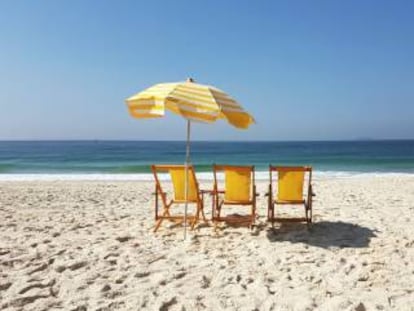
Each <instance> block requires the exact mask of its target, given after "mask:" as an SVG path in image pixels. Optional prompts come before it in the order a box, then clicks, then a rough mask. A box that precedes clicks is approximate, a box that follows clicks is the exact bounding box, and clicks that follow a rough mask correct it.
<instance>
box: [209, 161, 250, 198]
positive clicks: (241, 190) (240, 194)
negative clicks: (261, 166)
mask: <svg viewBox="0 0 414 311" xmlns="http://www.w3.org/2000/svg"><path fill="white" fill-rule="evenodd" d="M220 171H222V172H224V187H225V189H224V191H225V192H224V200H225V201H237V202H249V201H251V200H252V196H253V186H254V166H234V165H213V172H214V183H215V188H217V187H218V183H217V182H218V181H217V172H220Z"/></svg>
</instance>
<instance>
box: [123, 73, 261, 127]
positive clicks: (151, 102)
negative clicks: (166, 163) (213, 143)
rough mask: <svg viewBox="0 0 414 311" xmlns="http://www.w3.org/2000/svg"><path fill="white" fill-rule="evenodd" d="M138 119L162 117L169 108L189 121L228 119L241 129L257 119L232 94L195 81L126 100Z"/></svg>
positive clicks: (159, 87) (162, 85)
mask: <svg viewBox="0 0 414 311" xmlns="http://www.w3.org/2000/svg"><path fill="white" fill-rule="evenodd" d="M126 103H127V105H128V110H129V112H130V114H131V115H132V116H133V117H136V118H156V117H162V116H164V114H165V110H166V109H168V110H170V111H172V112H174V113H176V114H179V115H181V116H183V117H185V118H186V119H188V120H194V121H199V122H214V121H216V120H217V119H226V120H227V121H228V122H229V123H230V124H232V125H233V126H235V127H237V128H242V129H245V128H248V127H249V125H250V124H252V123H254V122H255V121H254V119H253V117H252V116H251V115H250V114H248V113H247V112H246V111H244V110H243V108H242V107H241V106H240V105H239V104H238V103H237V102H236V101H235V100H234V99H233V98H231V97H230V96H229V95H227V94H226V93H224V92H223V91H221V90H219V89H217V88H215V87H213V86H209V85H202V84H198V83H194V82H193V81H192V79H188V80H187V81H185V82H178V83H160V84H156V85H154V86H152V87H150V88H148V89H146V90H144V91H142V92H140V93H138V94H135V95H134V96H132V97H130V98H128V99H127V100H126Z"/></svg>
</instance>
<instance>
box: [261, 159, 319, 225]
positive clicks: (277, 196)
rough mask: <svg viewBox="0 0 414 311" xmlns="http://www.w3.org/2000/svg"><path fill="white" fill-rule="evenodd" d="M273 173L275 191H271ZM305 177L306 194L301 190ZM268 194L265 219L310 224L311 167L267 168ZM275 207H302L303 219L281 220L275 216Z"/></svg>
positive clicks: (312, 194)
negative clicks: (275, 178)
mask: <svg viewBox="0 0 414 311" xmlns="http://www.w3.org/2000/svg"><path fill="white" fill-rule="evenodd" d="M273 173H276V175H277V191H276V192H275V191H274V190H276V189H273V183H274V180H273ZM306 175H307V181H308V182H307V192H306V193H304V191H303V188H304V184H305V179H306ZM269 180H270V183H269V192H268V193H267V194H266V196H268V210H267V218H268V220H269V221H271V222H272V225H273V223H274V222H275V221H276V222H306V223H307V224H308V225H310V224H311V223H312V197H313V196H314V193H313V190H312V167H309V166H290V167H289V166H272V165H270V166H269ZM275 205H296V206H299V205H303V206H304V207H305V217H300V218H299V217H296V218H282V217H277V216H276V215H275Z"/></svg>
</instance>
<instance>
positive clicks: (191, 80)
mask: <svg viewBox="0 0 414 311" xmlns="http://www.w3.org/2000/svg"><path fill="white" fill-rule="evenodd" d="M185 82H191V83H193V82H194V79H193V78H187V80H186V81H185Z"/></svg>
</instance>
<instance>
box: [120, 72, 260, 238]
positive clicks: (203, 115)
mask: <svg viewBox="0 0 414 311" xmlns="http://www.w3.org/2000/svg"><path fill="white" fill-rule="evenodd" d="M126 104H127V106H128V110H129V113H130V115H131V116H133V117H135V118H140V119H148V118H159V117H163V116H164V115H165V111H166V110H169V111H172V112H173V113H176V114H178V115H180V116H182V117H184V118H185V119H186V120H187V143H186V157H185V195H186V197H188V166H189V165H190V133H191V122H192V121H196V122H205V123H212V122H214V121H216V120H218V119H225V120H227V121H228V122H229V123H230V124H231V125H233V126H235V127H236V128H240V129H247V128H248V127H249V126H250V124H252V123H254V119H253V117H252V116H251V115H250V114H249V113H247V112H246V111H244V110H243V108H242V107H241V105H239V104H238V103H237V102H236V101H235V100H234V99H233V98H231V97H230V96H229V95H227V94H226V93H224V92H223V91H221V90H219V89H218V88H215V87H213V86H210V85H203V84H198V83H195V82H194V80H193V79H191V78H189V79H187V81H184V82H176V83H160V84H156V85H154V86H152V87H150V88H148V89H145V90H144V91H142V92H140V93H137V94H135V95H133V96H131V97H129V98H128V99H127V100H126ZM187 208H188V204H187V203H185V212H184V238H186V233H187Z"/></svg>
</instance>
